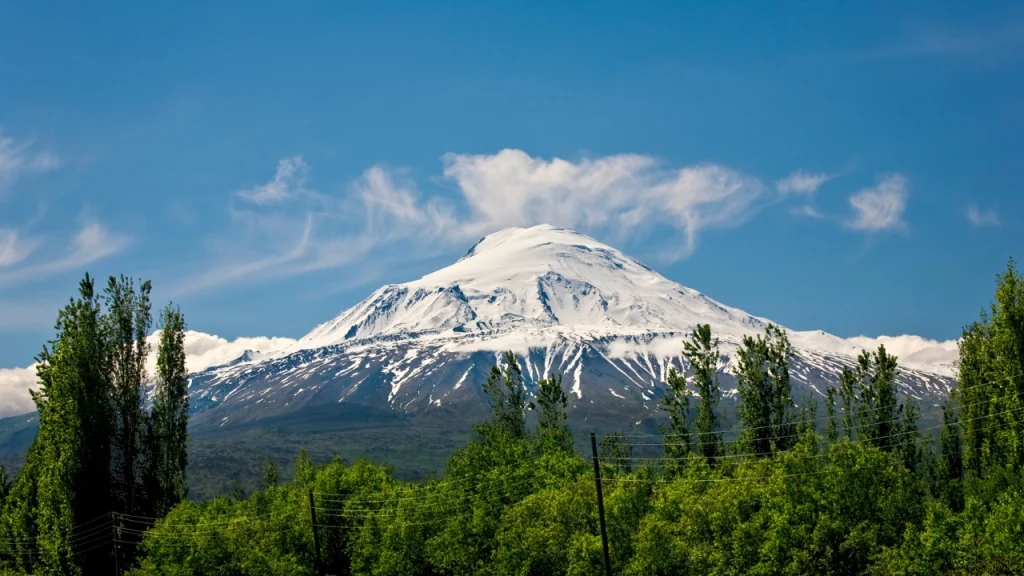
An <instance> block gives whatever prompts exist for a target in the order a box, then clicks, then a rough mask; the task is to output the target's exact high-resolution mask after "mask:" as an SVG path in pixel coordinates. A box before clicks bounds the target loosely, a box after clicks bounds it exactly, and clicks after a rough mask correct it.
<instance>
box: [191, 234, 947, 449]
mask: <svg viewBox="0 0 1024 576" xmlns="http://www.w3.org/2000/svg"><path fill="white" fill-rule="evenodd" d="M698 323H709V324H711V326H712V328H713V330H714V332H715V334H716V336H718V337H719V338H720V339H721V352H722V357H721V359H720V363H719V367H720V371H721V373H722V382H723V390H724V392H725V394H726V396H727V397H728V396H730V395H734V394H735V386H734V379H733V377H732V375H731V371H732V369H733V368H734V367H735V365H736V358H735V357H736V354H735V352H736V349H737V347H738V346H739V344H740V343H741V341H742V338H743V337H744V336H745V335H753V334H760V333H763V331H764V328H765V326H766V325H767V324H768V320H766V319H764V318H759V317H756V316H752V315H750V314H747V313H746V312H743V311H742V310H739V309H736V308H732V307H729V306H725V305H723V304H721V303H719V302H717V301H715V300H713V299H711V298H709V297H707V296H705V295H704V294H701V293H700V292H697V291H695V290H692V289H690V288H687V287H685V286H682V285H680V284H677V283H674V282H672V281H670V280H668V279H666V278H665V277H663V276H661V275H660V274H658V273H657V272H655V271H653V270H651V269H650V268H649V267H647V266H645V265H644V264H642V263H640V262H639V261H637V260H635V259H633V258H631V257H629V256H627V255H625V254H623V253H622V252H620V251H618V250H615V249H613V248H610V247H608V246H606V245H604V244H601V243H600V242H598V241H596V240H594V239H593V238H590V237H588V236H585V235H582V234H578V233H576V232H573V231H571V230H566V229H561V228H555V227H552V226H536V227H533V228H525V229H524V228H511V229H507V230H503V231H501V232H497V233H495V234H492V235H490V236H487V237H486V238H484V239H482V240H481V241H480V242H478V243H477V244H476V245H475V246H474V247H473V248H472V249H470V251H469V252H468V253H467V254H466V255H465V256H463V257H462V258H461V259H459V260H458V261H457V262H455V263H454V264H452V265H451V266H449V267H447V268H444V269H442V270H439V271H437V272H434V273H432V274H428V275H426V276H424V277H423V278H421V279H419V280H416V281H413V282H408V283H405V284H397V285H388V286H384V287H382V288H380V289H378V290H376V291H375V292H374V293H373V294H371V295H370V296H369V297H368V298H366V299H365V300H363V301H362V302H360V303H358V304H356V305H355V306H353V307H352V308H350V309H348V310H346V311H344V312H342V313H341V314H340V315H338V316H337V317H336V318H334V319H332V320H330V321H328V322H325V323H324V324H321V325H320V326H317V327H316V328H314V329H313V330H312V331H310V332H309V333H308V334H307V335H306V336H305V337H303V338H301V339H300V340H298V341H297V342H295V343H294V344H292V345H290V346H288V347H286V348H284V349H282V350H279V351H277V352H272V353H270V354H264V355H262V356H260V357H259V359H257V358H256V357H253V358H249V357H244V358H240V359H238V360H237V361H235V362H232V363H231V364H229V365H224V366H219V367H215V368H211V369H209V370H205V371H203V372H200V373H197V374H195V375H194V377H193V380H192V384H191V386H192V388H191V390H192V392H191V393H192V396H193V406H194V407H195V410H196V413H195V416H194V422H195V424H196V425H197V426H199V427H200V428H203V427H206V428H223V427H230V426H238V425H253V424H257V423H259V422H261V421H267V420H269V419H280V418H289V417H291V416H290V415H293V416H294V417H296V418H301V415H302V413H303V412H304V411H307V410H324V409H328V407H331V406H334V407H335V408H337V407H338V406H339V405H342V404H346V405H349V406H359V407H361V408H360V410H362V411H363V412H365V413H366V414H374V415H376V416H374V417H379V416H382V415H389V416H390V417H394V418H419V417H424V416H426V415H429V414H431V413H432V412H433V413H434V414H435V415H440V414H445V413H448V411H449V410H451V411H453V412H454V413H456V414H462V415H466V414H476V415H480V414H482V413H483V412H482V410H483V399H482V397H481V394H480V390H479V386H478V384H479V383H480V382H481V381H482V379H483V378H485V377H486V373H487V371H488V370H489V368H490V366H492V365H494V364H495V363H496V362H499V361H500V352H501V351H503V350H513V351H515V352H516V353H517V354H518V355H519V358H520V362H521V364H522V365H523V370H524V373H525V374H526V377H527V378H526V379H527V382H528V387H530V388H531V389H532V386H533V385H534V384H535V383H536V382H537V381H538V380H540V379H541V378H544V377H545V376H548V375H550V374H553V373H556V372H561V373H564V374H565V375H566V376H565V378H566V380H565V381H566V382H567V386H568V387H569V388H570V389H569V391H568V392H569V395H570V400H571V404H572V406H571V407H572V412H573V413H572V414H571V418H573V419H574V420H575V421H576V422H577V423H580V422H591V423H593V422H595V421H604V422H606V423H607V425H609V426H614V427H615V428H620V429H621V428H625V427H629V426H635V425H640V424H642V423H643V422H644V421H648V422H650V420H651V419H652V418H653V417H656V416H657V406H658V400H659V398H660V397H661V395H662V393H663V385H664V381H665V379H666V376H667V373H668V370H669V369H670V368H671V367H675V368H676V369H678V370H684V369H685V362H684V361H683V358H682V357H681V350H682V341H683V339H684V338H685V337H686V335H687V334H688V332H689V331H690V330H691V329H692V328H693V327H694V326H695V325H696V324H698ZM789 334H790V339H791V341H792V342H793V345H794V347H795V349H796V357H795V358H794V362H793V367H792V370H793V380H794V383H795V385H796V387H797V390H796V391H795V395H796V397H797V398H802V397H803V394H804V392H812V393H814V394H818V395H820V394H823V392H824V389H825V386H826V385H827V384H828V383H830V382H835V381H836V379H837V376H838V373H839V372H840V371H841V370H842V368H843V367H844V366H853V365H854V362H855V357H856V355H857V354H859V353H860V352H861V351H862V350H863V348H862V346H864V345H866V344H870V342H867V341H864V340H860V341H853V340H844V339H842V338H838V337H835V336H832V335H830V334H826V333H824V332H821V331H811V332H794V331H790V333H789ZM872 347H873V346H872ZM915 358H916V359H917V360H918V361H917V362H910V363H904V364H902V365H901V366H902V368H903V370H902V372H901V375H900V380H899V383H900V386H901V389H902V390H903V392H904V393H906V394H910V395H912V396H914V397H916V398H918V399H919V400H921V401H922V402H923V403H924V404H925V405H926V408H927V405H929V404H935V403H937V402H938V400H939V399H940V398H941V397H942V396H943V395H945V394H946V393H947V392H948V387H949V385H950V384H951V379H950V375H951V362H952V360H953V359H954V358H955V351H952V352H951V351H949V350H948V349H945V348H941V347H940V348H935V349H927V350H923V351H921V352H919V353H918V354H916V356H915ZM346 413H347V414H348V416H347V418H353V414H358V413H359V410H357V411H356V412H354V413H353V412H351V411H349V412H346ZM356 419H358V417H356Z"/></svg>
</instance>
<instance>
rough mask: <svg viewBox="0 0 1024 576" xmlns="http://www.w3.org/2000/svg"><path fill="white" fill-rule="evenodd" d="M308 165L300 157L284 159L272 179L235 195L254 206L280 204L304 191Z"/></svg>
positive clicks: (278, 164) (279, 163)
mask: <svg viewBox="0 0 1024 576" xmlns="http://www.w3.org/2000/svg"><path fill="white" fill-rule="evenodd" d="M308 173H309V165H308V164H306V162H305V161H304V160H303V159H302V157H301V156H294V157H292V158H284V159H282V160H281V161H279V162H278V163H277V172H276V173H274V179H273V180H271V181H270V182H267V183H266V184H264V185H262V186H257V187H255V188H250V189H249V190H240V191H239V192H236V194H237V195H238V196H239V197H241V198H243V199H245V200H248V201H249V202H253V203H256V204H272V203H275V202H281V201H284V200H287V199H288V198H291V197H293V196H295V195H296V194H299V193H301V192H302V191H304V190H305V188H304V186H305V183H306V175H307V174H308Z"/></svg>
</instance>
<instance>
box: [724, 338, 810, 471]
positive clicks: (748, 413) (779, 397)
mask: <svg viewBox="0 0 1024 576" xmlns="http://www.w3.org/2000/svg"><path fill="white" fill-rule="evenodd" d="M738 355H739V370H738V373H737V376H736V377H737V391H738V392H739V396H740V401H741V405H740V423H741V424H742V426H743V431H742V432H741V438H740V445H741V446H742V447H743V449H744V451H745V452H747V453H749V454H754V455H757V456H760V457H765V456H770V455H772V454H774V453H775V452H780V451H784V450H787V449H789V448H790V447H791V446H792V445H793V444H794V443H795V442H796V439H797V436H798V435H797V426H796V416H795V414H794V408H795V407H794V405H793V396H792V386H791V384H790V379H789V363H790V360H791V358H792V356H793V347H792V345H791V344H790V343H789V337H788V336H786V331H785V330H783V329H782V328H779V327H778V326H775V325H774V324H769V325H768V327H767V328H766V329H765V335H764V337H761V336H757V337H756V338H752V337H750V336H745V337H744V338H743V342H742V345H741V346H740V348H739V350H738Z"/></svg>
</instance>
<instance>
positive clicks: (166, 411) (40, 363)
mask: <svg viewBox="0 0 1024 576" xmlns="http://www.w3.org/2000/svg"><path fill="white" fill-rule="evenodd" d="M151 288H152V287H151V284H150V282H148V281H140V282H136V281H134V280H133V279H131V278H127V277H124V276H122V277H120V278H115V277H111V278H110V279H109V281H108V282H107V286H106V288H105V289H104V290H103V291H102V292H100V291H99V290H97V287H96V282H95V280H94V279H93V278H92V277H90V276H89V275H88V274H86V276H85V278H83V279H82V281H81V283H80V284H79V290H78V296H77V298H73V299H71V301H70V302H69V303H68V304H67V305H66V306H65V307H64V308H63V309H62V310H60V311H59V312H58V316H57V322H56V325H55V329H56V337H55V338H54V339H53V340H52V341H51V342H50V343H49V345H47V346H44V347H43V350H42V352H40V353H39V355H38V356H37V357H36V362H37V368H36V374H37V378H38V387H37V388H36V389H34V390H32V392H31V393H32V399H33V400H34V401H35V405H36V409H37V410H38V412H39V431H38V433H37V435H36V438H35V440H34V441H33V443H32V445H31V446H30V448H29V450H28V453H27V455H26V457H25V464H24V467H23V468H22V469H21V471H20V472H19V473H18V475H17V476H16V477H15V478H14V481H13V483H12V484H10V485H7V484H6V483H5V485H4V490H3V491H2V494H0V496H2V502H0V542H2V544H0V546H2V548H0V562H2V566H4V567H5V569H7V570H10V571H12V572H14V573H32V574H54V575H57V574H59V575H75V574H83V573H86V574H110V573H113V572H114V571H115V570H118V569H119V566H125V567H130V566H131V565H132V564H133V563H134V558H135V548H134V547H121V548H118V547H116V546H111V545H105V544H106V541H104V539H103V538H104V537H106V536H107V535H108V534H113V533H115V532H116V531H117V530H118V529H119V528H120V527H119V526H117V525H114V523H113V521H112V519H113V516H112V514H115V513H120V514H130V515H135V516H140V517H141V516H145V517H153V518H156V517H161V516H163V515H165V514H166V513H167V512H168V511H169V510H171V509H173V508H174V507H175V506H176V505H178V504H179V503H180V502H181V501H182V500H184V498H185V496H186V492H187V485H186V479H185V467H186V465H187V462H188V455H187V451H186V439H187V423H188V391H187V377H188V373H187V371H186V368H185V345H184V344H185V342H184V337H185V320H184V317H183V315H182V313H181V311H180V310H179V309H178V308H177V307H174V306H172V305H170V304H169V305H167V307H165V308H164V309H163V310H162V312H161V313H160V333H159V339H158V343H157V362H156V373H155V374H152V375H151V374H148V373H147V367H146V363H147V358H148V357H149V353H150V342H149V339H148V336H149V331H150V329H151V328H152V323H153V318H152V303H151V299H150V292H151ZM147 395H148V397H147ZM4 476H6V473H4ZM112 539H113V538H108V539H107V541H110V540H112ZM97 543H99V544H100V545H99V546H96V545H95V544H97Z"/></svg>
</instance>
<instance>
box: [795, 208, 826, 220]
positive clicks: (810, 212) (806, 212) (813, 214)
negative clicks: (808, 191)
mask: <svg viewBox="0 0 1024 576" xmlns="http://www.w3.org/2000/svg"><path fill="white" fill-rule="evenodd" d="M789 213H790V214H793V215H794V216H803V217H805V218H816V219H823V218H825V215H824V214H822V213H821V212H820V211H819V210H818V209H817V208H815V207H814V206H811V205H805V206H800V207H797V208H793V209H791V210H790V211H789Z"/></svg>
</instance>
